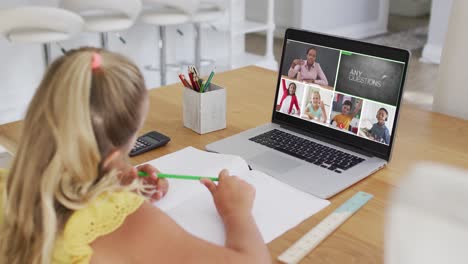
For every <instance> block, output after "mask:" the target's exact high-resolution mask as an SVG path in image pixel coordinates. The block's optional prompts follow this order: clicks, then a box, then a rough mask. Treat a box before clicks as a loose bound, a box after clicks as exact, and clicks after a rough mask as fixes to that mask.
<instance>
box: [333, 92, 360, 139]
mask: <svg viewBox="0 0 468 264" xmlns="http://www.w3.org/2000/svg"><path fill="white" fill-rule="evenodd" d="M362 103H363V102H362V100H361V99H358V98H356V97H352V96H348V95H344V94H339V93H335V97H334V99H333V107H332V113H331V118H330V119H331V121H330V124H331V125H332V127H335V128H338V129H341V130H344V131H348V132H351V133H353V134H356V135H357V133H358V127H359V120H360V118H361V108H362Z"/></svg>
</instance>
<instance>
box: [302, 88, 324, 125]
mask: <svg viewBox="0 0 468 264" xmlns="http://www.w3.org/2000/svg"><path fill="white" fill-rule="evenodd" d="M306 115H307V117H308V118H309V119H314V120H321V121H323V122H324V123H325V122H326V121H327V111H326V110H325V105H324V104H323V101H322V97H321V96H320V92H319V91H317V90H314V91H312V95H311V97H310V101H309V103H308V104H307V106H306Z"/></svg>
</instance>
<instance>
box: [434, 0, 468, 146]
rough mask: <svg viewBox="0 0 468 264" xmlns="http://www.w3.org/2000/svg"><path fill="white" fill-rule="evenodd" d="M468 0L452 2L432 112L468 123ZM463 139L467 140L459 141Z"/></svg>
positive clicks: (454, 0)
mask: <svg viewBox="0 0 468 264" xmlns="http://www.w3.org/2000/svg"><path fill="white" fill-rule="evenodd" d="M467 25H468V1H466V0H453V7H452V12H451V14H450V20H449V26H448V31H447V37H446V41H445V45H444V48H443V52H442V60H441V64H440V67H439V76H438V80H437V90H436V92H435V94H434V106H433V109H434V111H436V112H441V113H444V114H448V115H452V116H456V117H459V118H463V119H466V120H468V88H467V85H466V84H467V83H468V74H467V68H466V62H467V61H468V53H467V52H466V47H468V30H467ZM460 140H466V139H462V138H460Z"/></svg>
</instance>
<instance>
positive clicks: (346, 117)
mask: <svg viewBox="0 0 468 264" xmlns="http://www.w3.org/2000/svg"><path fill="white" fill-rule="evenodd" d="M361 104H362V101H361V100H359V101H358V102H357V103H356V105H355V107H354V111H353V112H352V113H351V108H352V106H353V104H352V103H351V101H350V100H346V101H344V102H343V105H342V106H341V114H338V115H335V116H334V117H333V119H332V121H331V124H333V122H335V123H336V126H337V127H339V128H341V129H345V130H348V129H349V125H350V124H351V121H352V120H353V118H354V117H355V116H356V115H357V114H358V113H359V111H360V110H361Z"/></svg>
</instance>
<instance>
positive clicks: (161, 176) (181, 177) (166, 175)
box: [138, 171, 218, 181]
mask: <svg viewBox="0 0 468 264" xmlns="http://www.w3.org/2000/svg"><path fill="white" fill-rule="evenodd" d="M138 176H140V177H148V176H149V175H148V173H146V172H143V171H139V172H138ZM157 176H158V178H161V179H164V178H170V179H180V180H200V179H203V178H206V179H210V180H212V181H218V178H215V177H203V176H189V175H177V174H166V173H158V174H157Z"/></svg>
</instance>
